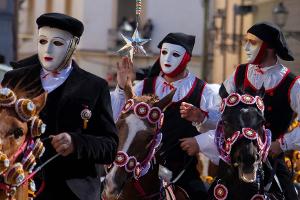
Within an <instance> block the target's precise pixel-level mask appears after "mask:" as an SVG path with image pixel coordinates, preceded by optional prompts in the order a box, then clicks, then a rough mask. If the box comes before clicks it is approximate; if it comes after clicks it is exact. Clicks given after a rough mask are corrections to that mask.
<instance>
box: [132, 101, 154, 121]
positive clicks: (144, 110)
mask: <svg viewBox="0 0 300 200" xmlns="http://www.w3.org/2000/svg"><path fill="white" fill-rule="evenodd" d="M149 111H150V107H149V105H148V104H146V103H144V102H140V103H138V104H137V105H136V106H135V107H134V113H135V114H136V115H137V116H138V117H139V118H141V119H144V118H146V117H147V115H148V113H149Z"/></svg>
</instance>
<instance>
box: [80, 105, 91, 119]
mask: <svg viewBox="0 0 300 200" xmlns="http://www.w3.org/2000/svg"><path fill="white" fill-rule="evenodd" d="M80 116H81V119H84V120H89V119H91V117H92V111H91V110H89V109H87V108H85V109H83V110H82V111H81V113H80Z"/></svg>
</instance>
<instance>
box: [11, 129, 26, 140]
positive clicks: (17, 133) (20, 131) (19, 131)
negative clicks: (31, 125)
mask: <svg viewBox="0 0 300 200" xmlns="http://www.w3.org/2000/svg"><path fill="white" fill-rule="evenodd" d="M13 135H14V137H15V138H16V139H18V138H19V137H21V136H23V135H24V133H23V129H22V128H16V129H15V130H14V131H13Z"/></svg>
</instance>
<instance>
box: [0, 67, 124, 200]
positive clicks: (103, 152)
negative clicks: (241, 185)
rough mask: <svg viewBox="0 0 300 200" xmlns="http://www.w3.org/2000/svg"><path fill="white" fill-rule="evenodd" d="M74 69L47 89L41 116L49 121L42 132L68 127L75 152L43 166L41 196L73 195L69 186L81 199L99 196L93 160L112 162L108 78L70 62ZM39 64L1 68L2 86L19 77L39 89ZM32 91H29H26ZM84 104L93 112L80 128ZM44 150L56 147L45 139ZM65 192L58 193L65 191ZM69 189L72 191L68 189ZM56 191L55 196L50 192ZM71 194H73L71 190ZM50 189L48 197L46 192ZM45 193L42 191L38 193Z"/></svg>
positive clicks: (113, 132) (115, 140)
mask: <svg viewBox="0 0 300 200" xmlns="http://www.w3.org/2000/svg"><path fill="white" fill-rule="evenodd" d="M72 65H73V70H72V72H71V73H70V75H69V77H68V78H67V80H66V81H65V82H64V83H63V84H62V85H61V86H59V87H58V88H56V89H55V90H54V91H52V92H51V93H49V94H48V99H47V103H46V106H45V108H44V110H43V111H42V112H41V113H40V117H41V118H42V119H43V121H44V123H46V124H48V126H47V131H46V133H45V134H44V135H43V137H47V136H49V135H51V134H52V135H53V134H59V133H62V132H68V133H69V134H70V135H71V137H72V141H73V142H74V145H75V152H74V153H73V154H71V155H69V156H66V157H62V156H60V157H58V158H56V159H55V160H53V161H52V162H51V163H49V164H48V165H47V166H46V167H45V168H44V170H43V174H44V175H43V176H44V179H45V183H46V187H45V192H47V193H48V194H47V195H44V196H48V197H45V198H41V199H51V198H55V199H62V196H64V198H67V199H73V198H72V197H70V196H68V192H67V191H69V193H70V194H72V192H73V193H74V194H76V196H77V197H78V198H79V199H84V200H95V199H100V179H99V177H98V175H97V170H96V167H95V164H108V163H112V162H113V160H114V158H115V154H116V150H117V145H118V137H117V134H116V133H117V130H116V127H115V124H114V121H113V117H112V108H111V101H110V94H109V90H108V85H107V82H106V81H105V80H103V79H101V78H99V77H97V76H95V75H93V74H90V73H88V72H86V71H84V70H82V69H80V68H79V67H78V66H77V64H76V63H75V62H73V64H72ZM40 71H41V66H40V65H31V66H26V67H22V68H19V69H16V70H12V71H9V72H7V73H6V74H5V76H4V79H3V81H2V86H8V87H11V88H13V87H14V86H15V85H16V84H17V83H18V82H20V81H21V85H22V86H26V87H27V89H29V90H32V88H34V89H35V91H38V92H39V93H41V92H43V88H42V84H41V80H40ZM29 97H30V96H29ZM86 107H88V109H89V110H91V111H92V117H91V119H90V120H89V122H88V127H87V129H83V119H82V118H81V115H80V114H81V111H82V110H83V109H84V108H86ZM45 146H46V152H45V155H44V156H43V157H42V161H45V160H47V159H48V158H50V157H51V156H53V155H54V154H55V153H56V152H55V150H54V149H53V148H52V146H51V145H50V141H49V140H48V144H47V142H45ZM64 191H66V192H65V194H61V192H62V193H64ZM71 191H72V192H71ZM54 193H55V194H56V195H58V194H59V196H55V195H53V194H54ZM74 194H73V195H74ZM49 195H52V197H49ZM42 196H43V195H42Z"/></svg>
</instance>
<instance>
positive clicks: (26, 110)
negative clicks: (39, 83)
mask: <svg viewBox="0 0 300 200" xmlns="http://www.w3.org/2000/svg"><path fill="white" fill-rule="evenodd" d="M15 109H16V112H17V114H18V116H19V117H20V119H21V120H23V121H25V122H28V121H30V120H31V119H32V118H33V116H34V115H35V114H36V106H35V105H34V103H33V102H32V101H31V100H29V99H18V100H17V101H16V104H15Z"/></svg>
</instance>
